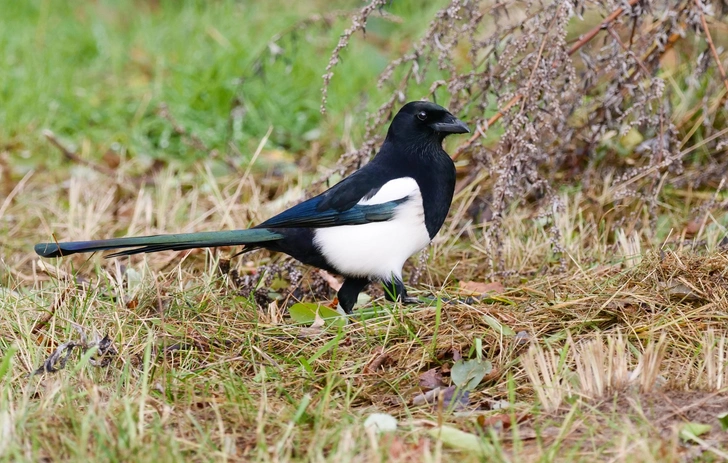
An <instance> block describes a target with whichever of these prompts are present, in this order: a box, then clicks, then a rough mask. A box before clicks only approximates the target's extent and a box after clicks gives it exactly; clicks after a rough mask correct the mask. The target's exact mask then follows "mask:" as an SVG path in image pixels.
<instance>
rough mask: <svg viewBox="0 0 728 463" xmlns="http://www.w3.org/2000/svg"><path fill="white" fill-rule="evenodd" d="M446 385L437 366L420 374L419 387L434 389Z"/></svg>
mask: <svg viewBox="0 0 728 463" xmlns="http://www.w3.org/2000/svg"><path fill="white" fill-rule="evenodd" d="M444 386H446V384H445V382H444V381H443V379H442V373H440V372H439V371H437V368H431V369H429V370H427V371H426V372H424V373H422V374H421V375H420V387H421V388H422V389H426V390H429V389H435V388H438V387H444Z"/></svg>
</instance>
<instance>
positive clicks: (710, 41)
mask: <svg viewBox="0 0 728 463" xmlns="http://www.w3.org/2000/svg"><path fill="white" fill-rule="evenodd" d="M695 6H696V7H697V8H698V13H699V14H700V22H701V23H702V25H703V32H705V41H706V42H708V46H709V47H710V52H711V53H712V54H713V59H715V64H717V65H718V72H720V78H721V79H722V80H723V85H725V89H726V90H728V77H726V75H725V69H724V68H723V63H721V62H720V56H719V55H718V50H716V49H715V45H714V44H713V37H711V36H710V30H708V21H706V20H705V14H704V13H703V5H702V4H701V3H700V0H695Z"/></svg>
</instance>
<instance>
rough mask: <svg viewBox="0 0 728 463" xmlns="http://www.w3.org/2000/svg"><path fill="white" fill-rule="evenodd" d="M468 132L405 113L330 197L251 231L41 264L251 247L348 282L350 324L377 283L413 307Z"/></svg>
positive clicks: (70, 245) (442, 112)
mask: <svg viewBox="0 0 728 463" xmlns="http://www.w3.org/2000/svg"><path fill="white" fill-rule="evenodd" d="M467 132H470V130H469V129H468V126H467V125H466V124H465V123H464V122H462V121H461V120H459V119H458V118H456V117H455V116H453V115H452V114H450V112H449V111H447V110H446V109H445V108H443V107H441V106H438V105H436V104H434V103H430V102H426V101H413V102H410V103H407V104H406V105H404V106H403V107H402V108H401V109H400V111H399V112H398V113H397V115H396V116H395V117H394V119H393V120H392V123H391V124H390V126H389V130H388V131H387V136H386V138H385V140H384V143H383V144H382V146H381V148H380V150H379V152H378V153H377V155H376V156H374V157H373V158H372V160H371V161H370V162H369V163H368V164H366V165H365V166H364V167H362V168H361V169H359V170H357V171H356V172H354V173H353V174H351V175H350V176H349V177H346V178H345V179H344V180H342V181H341V182H339V183H337V184H336V185H334V186H333V187H332V188H330V189H329V190H327V191H325V192H323V193H321V194H320V195H318V196H315V197H313V198H311V199H309V200H306V201H304V202H302V203H300V204H298V205H296V206H293V207H291V208H290V209H288V210H286V211H283V212H282V213H280V214H278V215H276V216H274V217H272V218H270V219H268V220H266V221H265V222H263V223H261V224H260V225H258V226H255V227H253V228H249V229H245V230H229V231H214V232H201V233H185V234H170V235H154V236H143V237H128V238H113V239H107V240H94V241H75V242H65V243H40V244H37V245H35V252H36V253H37V254H38V255H39V256H41V257H60V256H67V255H70V254H76V253H82V252H95V251H105V250H115V249H122V251H118V252H115V253H113V254H110V255H109V256H108V257H114V256H126V255H131V254H137V253H147V252H158V251H167V250H175V251H181V250H185V249H193V248H210V247H216V246H238V245H244V246H245V248H244V250H243V252H247V251H250V250H253V249H259V248H264V249H268V250H270V251H277V252H282V253H285V254H288V255H289V256H292V257H294V258H295V259H297V260H299V261H301V262H303V263H304V264H307V265H311V266H314V267H318V268H321V269H324V270H326V271H328V272H331V273H335V274H339V275H341V276H343V277H344V283H343V285H342V286H341V289H340V290H339V292H338V299H339V309H340V310H343V312H345V313H346V314H351V313H352V309H353V307H354V304H355V303H356V300H357V297H358V295H359V293H360V292H361V291H362V290H364V288H366V286H367V285H368V284H369V282H370V281H376V280H379V281H381V282H383V284H384V286H385V294H386V297H387V299H388V300H390V301H395V300H397V299H400V300H401V301H403V302H412V300H410V299H409V298H408V297H407V291H406V289H405V287H404V283H403V282H402V267H403V266H404V263H405V261H406V260H407V259H408V258H409V257H410V256H412V255H413V254H415V253H416V252H418V251H420V250H422V249H424V248H425V247H426V246H427V245H428V244H429V243H430V241H431V240H432V239H433V238H434V237H435V235H436V234H437V232H438V231H439V230H440V227H441V226H442V224H443V222H444V221H445V217H446V216H447V213H448V211H449V209H450V203H451V202H452V198H453V193H454V190H455V165H454V164H453V161H452V159H451V158H450V156H448V154H447V153H446V152H445V150H443V148H442V141H443V140H444V139H445V137H447V136H448V135H450V134H454V133H467Z"/></svg>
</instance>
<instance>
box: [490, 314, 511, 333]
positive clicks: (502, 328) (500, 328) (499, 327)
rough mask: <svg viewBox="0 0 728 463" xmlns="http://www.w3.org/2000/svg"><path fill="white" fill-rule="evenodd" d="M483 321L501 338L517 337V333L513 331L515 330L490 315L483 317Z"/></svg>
mask: <svg viewBox="0 0 728 463" xmlns="http://www.w3.org/2000/svg"><path fill="white" fill-rule="evenodd" d="M483 319H484V320H485V322H486V323H487V324H488V326H490V327H491V328H493V329H494V330H495V331H496V332H497V333H498V334H499V335H501V336H515V335H516V332H515V331H513V328H511V327H510V326H508V325H505V324H503V323H501V322H499V321H498V320H496V319H495V318H494V317H491V316H490V315H483Z"/></svg>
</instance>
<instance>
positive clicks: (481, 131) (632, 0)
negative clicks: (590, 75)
mask: <svg viewBox="0 0 728 463" xmlns="http://www.w3.org/2000/svg"><path fill="white" fill-rule="evenodd" d="M640 1H641V0H629V3H628V5H629V6H630V7H632V6H634V5H636V4H637V3H639V2H640ZM695 1H696V2H698V1H700V0H695ZM622 14H624V8H622V7H619V8H617V9H616V10H614V11H613V12H612V13H611V14H610V15H609V16H607V17H606V18H605V19H604V21H602V22H601V23H599V25H598V26H596V27H594V28H593V29H592V30H590V31H589V32H587V33H586V34H585V35H583V36H582V37H581V38H580V39H579V41H578V42H576V43H575V44H574V45H572V46H571V48H570V49H569V52H568V54H569V56H571V55H573V54H574V53H576V52H577V51H579V49H580V48H581V47H583V46H584V45H586V44H587V43H589V41H590V40H592V39H593V38H594V37H595V36H596V35H597V34H598V33H599V31H601V30H604V29H607V28H608V27H609V26H610V25H611V24H612V22H614V20H616V19H617V18H619V17H620V16H622ZM710 43H712V42H710ZM724 75H725V74H724ZM726 85H727V87H726V88H728V83H726ZM522 99H523V94H522V93H517V94H516V95H515V96H514V97H513V98H511V99H510V101H508V103H506V105H505V106H504V107H503V108H501V109H499V110H498V112H496V113H495V114H494V115H493V116H492V117H491V118H490V119H488V122H486V124H485V126H481V125H478V126H477V127H476V128H475V130H474V133H473V135H472V136H471V137H470V138H469V139H468V141H466V142H465V143H463V144H462V145H460V146H459V147H458V149H457V150H456V151H455V152H454V153H453V155H452V158H453V159H457V158H458V157H459V156H460V155H461V154H463V152H465V150H467V149H468V148H470V146H471V145H472V144H473V143H475V141H476V140H477V139H478V138H480V137H482V136H485V131H486V130H488V127H490V126H491V125H493V124H495V123H496V122H497V121H498V120H500V118H502V117H503V116H504V115H505V113H506V112H507V111H508V110H510V109H511V108H512V107H513V106H515V105H516V103H518V102H519V101H521V100H522Z"/></svg>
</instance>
